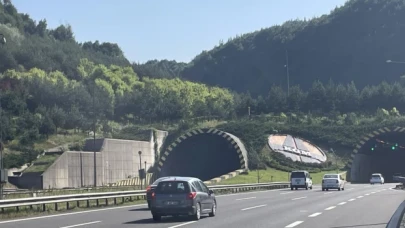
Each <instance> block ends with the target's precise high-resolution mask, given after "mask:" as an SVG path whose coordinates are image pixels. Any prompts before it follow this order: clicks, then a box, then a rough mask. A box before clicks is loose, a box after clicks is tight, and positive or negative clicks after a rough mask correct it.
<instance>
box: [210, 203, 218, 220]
mask: <svg viewBox="0 0 405 228" xmlns="http://www.w3.org/2000/svg"><path fill="white" fill-rule="evenodd" d="M216 214H217V202H215V201H214V204H213V205H212V210H211V213H209V216H210V217H214V216H215V215H216Z"/></svg>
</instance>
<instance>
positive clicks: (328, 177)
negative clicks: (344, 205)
mask: <svg viewBox="0 0 405 228" xmlns="http://www.w3.org/2000/svg"><path fill="white" fill-rule="evenodd" d="M345 183H346V181H345V179H344V178H342V175H340V174H325V175H324V176H323V179H322V191H325V190H326V191H329V189H337V190H339V191H340V190H345Z"/></svg>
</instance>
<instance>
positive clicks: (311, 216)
mask: <svg viewBox="0 0 405 228" xmlns="http://www.w3.org/2000/svg"><path fill="white" fill-rule="evenodd" d="M320 214H322V213H321V212H317V213H313V214H312V215H310V216H308V217H310V218H313V217H316V216H318V215H320Z"/></svg>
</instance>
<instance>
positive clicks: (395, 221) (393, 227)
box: [386, 201, 405, 228]
mask: <svg viewBox="0 0 405 228" xmlns="http://www.w3.org/2000/svg"><path fill="white" fill-rule="evenodd" d="M404 213H405V201H404V202H402V203H401V204H400V205H399V207H398V209H397V210H396V211H395V213H394V215H393V216H392V217H391V219H390V221H389V222H388V224H387V226H386V228H399V227H400V226H401V222H402V218H403V216H404Z"/></svg>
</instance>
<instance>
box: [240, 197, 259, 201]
mask: <svg viewBox="0 0 405 228" xmlns="http://www.w3.org/2000/svg"><path fill="white" fill-rule="evenodd" d="M248 199H256V197H248V198H241V199H236V200H248Z"/></svg>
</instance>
